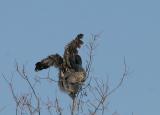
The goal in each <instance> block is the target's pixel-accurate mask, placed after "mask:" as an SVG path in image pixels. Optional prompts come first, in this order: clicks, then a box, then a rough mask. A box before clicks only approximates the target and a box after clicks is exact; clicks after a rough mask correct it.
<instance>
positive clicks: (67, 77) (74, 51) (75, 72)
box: [35, 34, 86, 98]
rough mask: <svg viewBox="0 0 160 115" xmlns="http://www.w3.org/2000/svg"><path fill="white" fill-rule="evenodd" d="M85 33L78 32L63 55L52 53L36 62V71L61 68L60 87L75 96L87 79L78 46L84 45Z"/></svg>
mask: <svg viewBox="0 0 160 115" xmlns="http://www.w3.org/2000/svg"><path fill="white" fill-rule="evenodd" d="M82 38H83V34H78V35H77V36H76V38H75V39H74V40H72V41H71V42H70V43H69V44H68V45H67V46H66V47H65V51H64V55H63V57H61V56H60V55H59V54H54V55H50V56H48V57H47V58H45V59H43V60H41V61H40V62H37V63H36V64H35V66H36V67H35V71H40V70H43V69H47V68H49V67H51V66H54V67H56V68H58V69H59V83H58V84H59V87H60V89H61V90H63V91H65V92H67V93H68V94H69V95H70V96H71V97H72V98H74V97H75V96H76V94H77V92H78V91H79V89H80V87H81V86H82V84H83V82H84V81H85V77H86V72H85V70H84V69H83V67H82V59H81V56H80V55H79V54H78V48H80V47H81V45H83V41H82Z"/></svg>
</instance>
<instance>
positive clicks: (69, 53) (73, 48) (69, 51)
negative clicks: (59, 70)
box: [64, 34, 83, 67]
mask: <svg viewBox="0 0 160 115" xmlns="http://www.w3.org/2000/svg"><path fill="white" fill-rule="evenodd" d="M82 38H83V34H78V35H77V36H76V38H75V39H74V40H72V41H71V42H70V43H69V44H68V45H67V46H66V47H65V51H64V63H65V64H66V65H67V66H68V67H71V63H72V64H74V63H75V64H76V62H78V63H80V64H81V63H82V62H81V57H80V56H79V55H78V48H80V47H81V45H83V41H82ZM77 59H79V60H77ZM71 61H72V62H71Z"/></svg>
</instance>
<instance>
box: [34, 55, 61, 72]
mask: <svg viewBox="0 0 160 115" xmlns="http://www.w3.org/2000/svg"><path fill="white" fill-rule="evenodd" d="M62 64H63V58H62V57H61V56H60V55H59V54H54V55H50V56H48V57H47V58H45V59H43V60H41V61H40V62H37V63H36V64H35V66H36V67H35V71H40V70H42V69H47V68H49V67H50V66H54V67H56V68H60V67H61V66H62Z"/></svg>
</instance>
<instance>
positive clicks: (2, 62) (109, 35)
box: [0, 0, 160, 115]
mask: <svg viewBox="0 0 160 115" xmlns="http://www.w3.org/2000/svg"><path fill="white" fill-rule="evenodd" d="M78 33H84V35H85V37H84V39H88V38H89V37H91V34H97V33H101V36H100V39H99V40H98V48H97V49H96V51H95V54H96V56H95V60H94V62H95V63H94V73H95V75H96V76H97V77H99V79H105V77H106V76H109V79H110V82H111V87H114V86H115V85H116V83H118V80H119V79H120V77H121V75H122V72H123V57H124V56H125V57H126V62H127V65H128V66H129V68H130V71H131V73H130V74H129V76H128V78H127V79H126V80H125V82H124V84H123V86H122V87H121V88H120V89H119V90H118V91H117V92H116V93H114V94H113V95H112V96H111V97H110V99H109V106H108V111H109V112H110V111H112V112H113V111H117V112H118V113H119V114H120V115H131V113H132V112H133V113H134V115H160V110H159V107H160V99H159V97H160V90H159V88H160V83H159V82H160V70H159V67H160V61H159V59H160V52H159V49H160V1H159V0H0V74H1V73H4V74H6V75H7V76H9V75H10V74H11V73H12V72H13V73H14V67H15V60H17V61H18V62H19V63H20V64H26V65H27V66H28V67H29V68H28V71H29V72H30V73H33V74H34V64H35V63H36V62H37V61H39V60H40V59H42V58H43V57H46V56H47V55H49V54H53V53H56V52H59V53H60V54H63V47H64V45H65V44H66V43H68V42H69V41H70V40H71V39H72V38H73V37H75V36H76V35H77V34H78ZM82 53H83V51H82ZM38 74H41V73H38ZM17 84H18V85H19V86H20V85H23V84H20V83H19V82H17ZM43 92H44V93H45V90H44V91H43ZM10 98H11V96H10V93H9V91H8V87H7V85H6V83H4V80H3V79H0V108H1V107H3V106H6V108H5V109H4V110H3V111H2V113H0V114H3V115H11V114H12V112H13V111H11V110H12V109H11V108H12V106H11V105H10V101H13V100H12V99H10Z"/></svg>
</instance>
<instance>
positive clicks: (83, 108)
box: [0, 35, 128, 115]
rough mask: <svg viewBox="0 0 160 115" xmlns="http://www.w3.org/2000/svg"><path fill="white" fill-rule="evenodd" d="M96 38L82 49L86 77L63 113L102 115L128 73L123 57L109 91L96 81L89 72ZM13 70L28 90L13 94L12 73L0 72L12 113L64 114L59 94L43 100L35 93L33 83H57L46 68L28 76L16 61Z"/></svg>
mask: <svg viewBox="0 0 160 115" xmlns="http://www.w3.org/2000/svg"><path fill="white" fill-rule="evenodd" d="M98 38H99V35H92V37H91V39H90V40H89V42H88V44H86V49H87V51H88V54H87V55H88V58H87V60H86V68H85V72H86V77H85V80H84V81H85V82H83V83H82V84H81V87H80V88H79V90H78V91H77V92H76V94H77V95H76V96H75V97H74V98H72V102H71V103H70V111H69V110H67V112H69V113H70V114H71V115H81V114H84V115H85V114H87V115H96V114H98V115H99V114H102V115H104V114H106V113H105V110H106V108H107V106H108V104H107V102H108V97H109V96H110V95H111V94H112V93H114V92H115V91H116V90H117V89H118V88H119V87H120V86H121V85H122V83H123V81H124V79H125V78H126V77H127V75H128V68H127V64H126V60H125V58H124V72H123V74H122V77H121V79H120V81H119V83H118V84H117V86H116V87H115V88H113V89H111V90H110V89H109V86H108V82H109V81H108V80H107V81H104V80H100V79H97V78H96V77H94V76H92V75H91V70H92V63H93V58H94V51H95V49H96V46H97V45H96V41H97V40H98ZM51 58H52V57H51ZM66 58H67V57H66ZM56 59H58V58H56ZM54 64H57V63H54ZM58 64H59V63H58ZM58 66H59V65H58ZM39 67H40V66H39ZM40 69H41V67H40ZM16 72H17V74H18V76H19V77H20V78H21V80H22V82H24V83H25V84H26V85H27V86H28V88H29V91H26V92H25V93H24V94H21V95H17V93H16V91H15V89H16V87H14V84H15V83H14V82H13V79H14V76H12V77H11V78H10V79H8V78H7V77H6V76H5V75H4V74H2V77H3V78H4V80H5V81H6V83H7V84H8V86H9V89H10V92H11V94H12V97H13V99H14V102H15V106H16V110H15V114H16V115H42V110H43V109H44V108H45V110H46V111H47V112H48V114H49V115H55V114H57V115H63V114H65V110H64V108H63V106H62V103H61V102H60V100H61V99H60V97H59V98H58V97H56V98H54V99H53V98H49V96H48V99H47V100H42V96H41V95H39V90H38V88H37V85H38V84H40V83H43V81H44V80H47V81H48V83H49V84H58V83H59V81H58V80H55V79H54V78H53V77H51V75H50V70H49V71H48V75H47V77H39V76H35V77H30V75H28V73H27V71H26V69H25V65H22V66H20V65H19V64H18V63H17V62H16ZM40 85H41V84H40ZM61 98H62V97H61ZM0 110H1V109H0ZM113 114H114V113H113Z"/></svg>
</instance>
